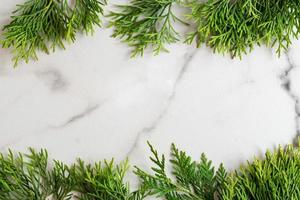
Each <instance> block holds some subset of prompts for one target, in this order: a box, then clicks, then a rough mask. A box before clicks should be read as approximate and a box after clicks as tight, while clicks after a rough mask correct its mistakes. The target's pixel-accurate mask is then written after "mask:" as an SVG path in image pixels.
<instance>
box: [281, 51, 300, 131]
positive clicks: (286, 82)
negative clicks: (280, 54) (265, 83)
mask: <svg viewBox="0 0 300 200" xmlns="http://www.w3.org/2000/svg"><path fill="white" fill-rule="evenodd" d="M286 58H287V62H288V67H287V68H286V70H284V72H283V74H281V75H280V79H281V80H282V81H283V83H282V86H283V88H284V90H285V91H286V92H287V93H288V95H289V97H290V98H291V99H292V100H293V101H294V104H295V126H296V133H297V135H300V124H299V120H300V105H299V100H300V99H299V97H298V96H297V94H296V93H295V92H294V91H293V90H292V89H291V79H290V75H291V73H292V72H293V70H294V69H295V68H296V67H297V66H296V65H295V64H294V63H293V61H292V60H291V58H290V55H289V52H287V53H286Z"/></svg>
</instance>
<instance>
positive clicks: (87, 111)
mask: <svg viewBox="0 0 300 200" xmlns="http://www.w3.org/2000/svg"><path fill="white" fill-rule="evenodd" d="M99 107H100V104H94V105H89V106H88V107H87V108H86V109H85V110H83V111H82V112H80V113H78V114H76V115H73V116H72V117H70V118H69V119H68V120H66V121H65V122H64V123H63V124H61V125H58V126H50V127H51V128H55V129H60V128H65V127H67V126H69V125H71V124H74V123H76V122H78V121H79V120H81V119H83V118H85V117H87V116H89V115H91V114H92V113H93V112H95V111H96V110H97V109H98V108H99Z"/></svg>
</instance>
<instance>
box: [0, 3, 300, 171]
mask: <svg viewBox="0 0 300 200" xmlns="http://www.w3.org/2000/svg"><path fill="white" fill-rule="evenodd" d="M20 2H22V0H11V1H4V0H0V23H1V26H2V25H4V24H5V23H7V22H9V16H10V13H11V11H12V10H14V8H15V5H16V4H17V3H20ZM111 33H112V30H111V29H101V28H99V29H97V30H96V31H95V34H94V36H93V37H84V36H82V35H78V38H77V41H76V43H75V44H70V45H67V50H66V51H63V50H58V51H56V52H55V53H53V54H51V55H45V54H40V55H39V61H37V62H30V63H29V64H20V65H19V66H18V68H16V69H13V68H12V66H13V63H12V62H11V61H10V59H11V54H10V50H7V49H0V150H1V151H2V152H4V151H5V150H7V149H8V148H12V149H13V150H20V151H25V150H26V149H27V147H35V148H47V149H48V151H49V153H50V157H52V158H56V159H59V160H62V161H65V162H67V163H72V162H74V161H75V159H76V158H77V157H81V158H83V159H84V160H86V161H90V162H92V161H98V160H102V159H104V158H111V157H114V158H116V160H118V161H120V160H123V159H125V158H126V157H128V158H129V159H130V161H131V163H132V164H138V165H140V166H141V167H146V166H147V165H149V162H145V160H146V159H147V158H148V156H149V155H150V154H149V149H148V147H147V144H146V141H150V142H151V143H152V144H153V145H154V146H155V147H156V148H157V149H158V150H159V151H160V152H161V153H166V154H168V153H169V149H170V145H171V143H172V142H174V143H175V144H177V146H178V147H179V148H181V149H184V150H186V151H187V152H188V153H189V154H190V155H192V156H193V158H195V159H197V158H199V157H200V154H201V153H202V152H205V153H206V154H207V156H208V157H209V158H210V159H212V160H213V161H214V163H215V164H219V163H220V162H221V161H223V163H224V165H225V167H226V168H228V169H233V168H236V167H238V166H239V165H240V164H241V163H243V162H244V161H245V160H247V159H252V158H253V155H257V156H261V155H262V152H264V151H265V150H266V149H267V148H269V149H272V148H274V147H275V146H276V145H278V144H287V143H291V142H292V141H293V140H294V139H295V137H296V136H297V133H298V132H299V131H300V122H299V120H298V117H299V114H300V105H298V104H299V97H300V68H299V67H300V58H299V57H300V56H299V52H300V41H294V43H293V45H292V47H291V48H290V49H289V51H288V52H287V53H286V54H283V55H282V56H281V57H280V58H278V57H277V55H276V53H275V52H274V50H272V49H268V48H265V47H257V48H255V50H254V51H253V52H252V53H251V54H249V55H247V56H244V57H243V59H242V60H239V59H234V60H233V59H231V58H230V56H228V55H225V56H223V55H216V54H214V53H213V52H212V50H211V49H209V48H206V47H201V48H199V49H196V48H195V47H194V46H189V45H186V44H180V43H179V44H174V45H170V46H169V49H170V53H162V54H161V55H159V56H152V55H151V53H149V52H146V53H145V56H144V57H143V58H136V59H130V58H129V57H130V56H129V55H130V48H128V47H127V46H126V45H124V44H122V43H120V41H119V40H116V39H113V38H110V35H111Z"/></svg>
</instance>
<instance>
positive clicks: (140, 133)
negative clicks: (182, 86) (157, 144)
mask: <svg viewBox="0 0 300 200" xmlns="http://www.w3.org/2000/svg"><path fill="white" fill-rule="evenodd" d="M196 53H197V49H196V50H193V51H192V52H187V53H186V54H185V55H184V63H183V65H182V67H181V69H180V71H179V73H178V75H177V77H176V79H175V81H174V84H173V87H172V90H171V93H170V95H169V97H168V98H167V102H166V105H165V107H164V109H162V111H161V113H160V114H159V115H158V117H157V118H155V120H153V122H152V123H151V124H150V125H149V126H146V127H144V128H143V129H141V130H140V131H138V133H137V136H136V138H135V141H134V143H133V145H132V146H131V148H130V149H129V151H128V152H127V154H126V157H130V155H131V154H132V153H133V152H134V150H135V149H136V147H137V145H138V143H139V142H140V140H141V138H142V137H143V136H144V135H146V134H149V133H151V132H152V131H154V130H155V129H156V128H157V126H158V124H159V123H160V122H161V120H162V119H164V117H165V116H166V114H167V113H168V111H169V108H170V105H171V103H172V102H173V100H174V98H175V96H176V91H177V88H178V85H179V83H180V82H181V80H182V78H183V76H184V74H185V73H186V71H187V69H188V67H189V66H190V63H191V62H192V60H193V58H194V56H195V55H196Z"/></svg>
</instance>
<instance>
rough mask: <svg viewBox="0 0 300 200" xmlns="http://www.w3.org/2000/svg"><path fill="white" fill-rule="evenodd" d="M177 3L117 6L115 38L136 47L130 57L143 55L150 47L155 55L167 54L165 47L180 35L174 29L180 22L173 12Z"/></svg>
mask: <svg viewBox="0 0 300 200" xmlns="http://www.w3.org/2000/svg"><path fill="white" fill-rule="evenodd" d="M175 3H178V0H132V1H131V2H130V4H128V5H118V6H117V7H118V11H116V12H111V13H110V14H109V15H108V17H110V25H109V26H110V27H114V33H113V35H112V37H116V38H120V39H121V40H122V41H123V42H125V43H127V44H128V45H129V46H131V47H133V51H132V54H131V56H132V57H135V56H137V55H141V56H142V55H143V54H144V51H145V49H146V48H148V47H152V48H153V52H154V54H155V55H157V54H159V53H160V52H161V51H167V49H166V47H165V45H166V44H171V43H175V42H177V41H178V40H179V33H178V32H177V31H176V30H175V28H174V27H173V23H174V22H175V21H180V20H179V19H178V18H177V17H176V16H175V14H174V13H173V11H172V7H173V6H174V4H175Z"/></svg>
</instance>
